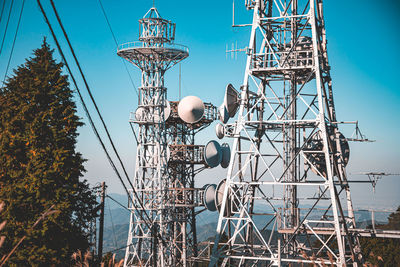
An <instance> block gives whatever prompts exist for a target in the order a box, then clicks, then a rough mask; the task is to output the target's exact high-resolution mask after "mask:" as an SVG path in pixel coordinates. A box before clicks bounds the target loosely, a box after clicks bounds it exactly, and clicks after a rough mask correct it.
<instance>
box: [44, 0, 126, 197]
mask: <svg viewBox="0 0 400 267" xmlns="http://www.w3.org/2000/svg"><path fill="white" fill-rule="evenodd" d="M37 3H38V5H39V7H40V11H41V12H42V14H43V16H44V19H45V21H46V23H47V25H48V26H49V29H50V32H51V35H52V36H53V39H54V41H55V43H56V45H57V48H58V51H59V52H60V55H61V58H62V60H63V62H64V64H65V66H66V67H67V70H68V73H69V74H70V76H71V79H72V82H73V84H74V86H75V89H76V91H77V92H78V95H79V99H80V101H81V103H82V106H83V109H84V110H85V113H86V116H87V117H88V119H89V123H90V125H91V127H92V129H93V132H94V133H95V135H96V137H97V140H99V142H100V145H101V147H102V148H103V151H104V153H105V154H106V156H107V159H108V161H109V163H110V164H111V167H112V168H113V169H114V172H115V173H116V174H117V176H118V178H119V179H120V181H121V183H122V186H123V187H124V189H125V191H126V193H127V194H128V197H129V198H130V194H129V191H128V188H127V187H126V185H125V183H124V181H123V180H122V177H121V175H120V174H119V172H118V170H117V168H116V167H115V164H114V162H113V161H112V159H111V157H110V154H109V153H108V151H107V149H106V147H105V145H104V143H103V141H102V139H101V137H100V135H99V133H98V131H97V129H96V126H95V125H94V123H93V120H92V117H91V115H90V113H89V110H88V108H87V106H86V104H85V101H84V100H83V97H82V94H81V92H80V90H79V87H78V85H77V83H76V80H75V77H74V75H73V74H72V71H71V69H70V67H69V65H68V62H67V60H66V58H65V56H64V53H63V51H62V49H61V46H60V44H59V42H58V39H57V37H56V35H55V33H54V31H53V28H52V27H51V24H50V22H49V20H48V18H47V15H46V12H45V11H44V9H43V6H42V4H41V3H40V0H37Z"/></svg>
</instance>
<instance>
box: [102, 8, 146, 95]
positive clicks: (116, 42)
mask: <svg viewBox="0 0 400 267" xmlns="http://www.w3.org/2000/svg"><path fill="white" fill-rule="evenodd" d="M99 4H100V8H101V11H102V12H103V15H104V18H105V20H106V22H107V25H108V29H109V30H110V32H111V35H112V37H113V39H114V43H115V47H116V48H118V41H117V38H116V37H115V34H114V31H113V29H112V27H111V23H110V20H109V19H108V17H107V13H106V11H105V10H104V6H103V3H102V2H101V0H99ZM121 61H122V63H123V64H124V66H125V70H126V73H127V74H128V76H129V80H130V81H131V84H132V87H133V89H134V90H135V92H136V95H137V96H139V93H138V90H137V88H136V85H135V83H134V82H133V79H132V76H131V73H130V72H129V69H128V66H127V65H126V62H125V61H124V60H123V59H122V58H121Z"/></svg>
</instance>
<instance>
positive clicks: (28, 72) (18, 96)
mask: <svg viewBox="0 0 400 267" xmlns="http://www.w3.org/2000/svg"><path fill="white" fill-rule="evenodd" d="M62 66H63V64H62V63H57V62H56V61H55V59H53V50H50V47H49V45H48V44H47V43H46V40H44V41H43V44H42V46H41V48H39V49H37V50H35V51H34V56H33V57H31V58H29V59H27V60H26V62H25V63H24V64H23V65H21V66H19V67H18V68H17V69H16V70H14V75H13V76H12V77H11V78H8V80H7V83H6V85H5V87H3V88H1V89H0V151H1V153H0V188H1V190H0V199H1V200H2V201H4V203H5V210H4V211H3V213H1V214H0V221H3V220H7V225H6V227H5V229H4V230H3V231H2V234H3V233H4V234H5V235H6V240H5V243H4V244H3V246H2V247H1V248H0V255H4V254H6V253H8V252H9V251H10V250H11V248H12V247H13V246H14V245H15V244H16V243H17V242H18V240H19V239H20V238H21V237H22V236H23V235H24V234H27V238H26V239H25V240H24V242H23V243H22V244H21V246H20V247H19V248H18V250H17V251H16V252H15V253H14V254H13V256H12V257H11V258H10V259H9V261H8V262H7V263H8V264H9V265H10V266H52V265H55V266H63V265H67V263H68V262H70V260H71V255H72V253H73V252H74V251H77V250H81V251H86V249H87V248H88V246H89V243H88V236H87V233H86V231H85V229H87V228H88V224H89V222H90V221H91V220H92V219H93V216H94V212H93V209H94V206H95V205H96V200H95V196H94V195H93V193H92V191H91V190H90V188H89V186H88V184H87V182H86V181H80V177H81V176H82V174H83V172H84V171H85V170H84V167H83V163H84V159H83V158H82V155H81V154H80V153H78V152H76V150H75V146H76V138H77V136H78V133H77V128H78V126H81V125H82V123H81V122H80V121H79V118H78V116H77V115H76V105H75V103H74V102H73V99H72V97H73V95H72V91H71V89H70V88H69V83H68V77H67V76H66V75H62V70H61V68H62ZM52 204H55V209H57V210H60V212H59V213H57V214H53V215H51V216H49V217H48V218H46V219H45V220H44V221H43V222H41V223H40V225H38V226H37V227H36V228H35V229H34V230H32V231H29V232H27V229H29V228H30V227H31V226H32V224H33V223H34V222H35V220H37V218H38V217H39V216H40V214H41V213H42V212H43V211H45V210H46V209H48V208H49V207H50V206H51V205H52Z"/></svg>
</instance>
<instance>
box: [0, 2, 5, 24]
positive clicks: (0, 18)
mask: <svg viewBox="0 0 400 267" xmlns="http://www.w3.org/2000/svg"><path fill="white" fill-rule="evenodd" d="M5 5H6V0H3V4H2V5H1V13H0V23H1V20H2V19H3V11H4V7H5Z"/></svg>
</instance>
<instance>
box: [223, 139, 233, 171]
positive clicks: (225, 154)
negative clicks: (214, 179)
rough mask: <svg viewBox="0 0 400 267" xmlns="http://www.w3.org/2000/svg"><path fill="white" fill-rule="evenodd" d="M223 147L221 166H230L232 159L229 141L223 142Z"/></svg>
mask: <svg viewBox="0 0 400 267" xmlns="http://www.w3.org/2000/svg"><path fill="white" fill-rule="evenodd" d="M221 149H222V160H221V167H222V168H224V169H225V168H227V167H228V166H229V162H230V161H231V148H230V147H229V145H228V143H223V144H222V145H221Z"/></svg>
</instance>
